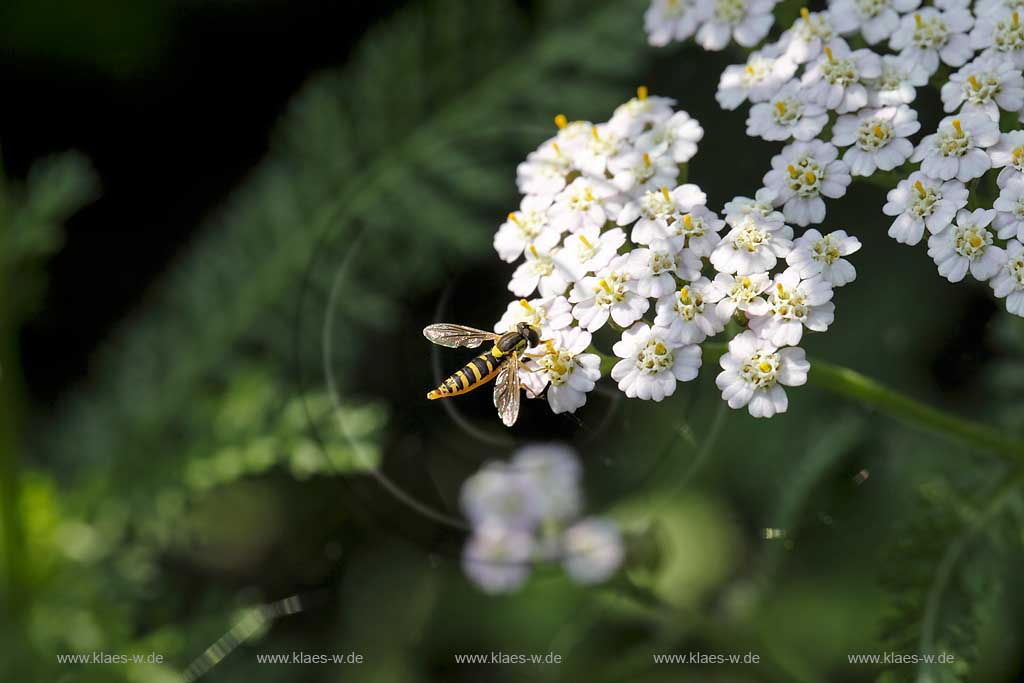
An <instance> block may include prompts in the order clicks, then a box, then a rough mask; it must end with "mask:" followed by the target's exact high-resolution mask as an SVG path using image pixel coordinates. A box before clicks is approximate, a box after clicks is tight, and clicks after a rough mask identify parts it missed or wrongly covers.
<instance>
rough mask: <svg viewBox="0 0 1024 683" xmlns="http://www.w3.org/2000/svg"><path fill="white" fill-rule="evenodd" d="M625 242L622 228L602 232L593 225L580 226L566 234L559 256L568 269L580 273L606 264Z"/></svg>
mask: <svg viewBox="0 0 1024 683" xmlns="http://www.w3.org/2000/svg"><path fill="white" fill-rule="evenodd" d="M625 243H626V233H624V232H623V231H622V228H612V229H610V230H605V231H604V232H601V230H600V228H596V227H593V226H591V227H587V228H581V229H580V230H579V231H577V232H574V233H571V234H569V235H567V236H566V238H565V242H563V244H562V247H563V248H562V251H561V252H559V257H560V258H561V260H562V261H563V262H565V265H566V268H567V269H568V270H570V271H571V272H573V273H577V274H580V275H582V274H583V273H588V272H594V271H598V270H601V269H602V268H604V267H605V266H607V265H608V264H609V263H611V260H612V259H613V258H615V256H616V255H617V254H618V251H619V247H621V246H622V245H623V244H625Z"/></svg>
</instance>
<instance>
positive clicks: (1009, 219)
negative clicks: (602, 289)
mask: <svg viewBox="0 0 1024 683" xmlns="http://www.w3.org/2000/svg"><path fill="white" fill-rule="evenodd" d="M654 4H655V5H664V6H668V5H672V3H667V4H665V3H657V2H656V3H654ZM698 6H699V4H696V5H694V7H698ZM1022 12H1024V4H1022V3H1020V2H1018V1H1017V0H1013V1H1010V0H1006V1H1004V0H973V1H972V0H936V1H935V2H934V3H931V4H930V5H928V6H925V5H924V4H923V3H922V0H829V3H828V8H827V9H826V10H824V11H822V12H810V11H808V10H807V9H804V10H802V11H801V16H800V17H799V18H798V19H797V20H796V21H795V22H794V23H793V25H792V26H791V27H790V28H788V29H786V30H785V31H784V32H783V33H782V35H781V36H780V37H779V39H778V40H776V41H774V42H770V43H767V44H763V45H761V46H759V47H757V49H755V50H754V51H753V52H752V53H751V54H750V55H749V56H748V57H747V60H746V62H745V63H744V64H737V65H734V66H730V67H727V68H726V69H725V71H724V72H723V73H722V77H721V80H720V82H719V86H718V93H717V99H718V101H719V104H721V106H722V107H723V108H725V109H736V108H737V107H739V106H740V105H741V104H743V103H744V102H750V104H751V107H750V113H749V116H748V119H747V135H749V136H751V137H759V138H763V139H765V140H769V141H777V142H784V143H787V145H786V147H785V148H784V149H783V150H782V151H781V152H780V154H779V155H778V156H776V157H775V158H774V159H773V160H772V170H771V171H769V172H768V173H767V174H766V175H765V177H764V183H765V186H766V188H768V189H770V190H771V191H772V192H773V193H774V195H775V199H774V205H775V206H776V207H781V208H782V210H783V213H784V215H785V218H786V220H787V221H788V222H790V223H793V224H795V225H799V226H807V225H812V224H815V223H820V222H821V221H822V220H823V219H824V216H825V208H826V207H825V200H827V199H837V198H838V197H840V196H842V195H843V194H845V192H846V187H847V185H848V184H849V183H850V180H851V176H852V177H854V178H856V177H869V176H873V175H875V174H877V173H893V174H896V176H897V177H896V178H894V179H893V180H892V181H891V182H894V183H896V187H895V188H893V189H892V190H891V191H890V192H889V195H888V201H887V203H886V204H885V207H884V208H883V212H884V213H885V214H886V215H888V216H891V217H892V218H893V221H892V224H891V227H890V229H889V235H890V236H891V237H893V238H894V239H896V240H897V241H899V242H901V243H904V244H910V245H913V244H917V243H919V242H921V241H922V239H923V238H924V236H925V234H926V232H927V235H928V241H927V244H928V253H929V255H931V256H932V258H933V259H934V260H935V263H936V266H937V268H938V270H939V274H940V275H941V276H943V277H945V278H947V279H950V280H952V281H954V282H956V281H959V280H961V279H964V278H965V277H967V275H970V276H971V278H973V279H976V280H982V281H987V282H988V283H989V284H990V285H991V286H992V289H993V292H994V293H995V295H996V296H997V297H1000V298H1004V297H1005V298H1006V299H1007V301H1006V304H1007V309H1008V310H1010V312H1012V313H1016V314H1019V313H1018V311H1019V305H1018V303H1017V302H1018V301H1019V299H1018V298H1014V299H1013V302H1011V301H1010V298H1009V297H1011V296H1014V297H1016V296H1017V293H1018V290H1016V289H1012V290H1011V289H1008V287H1009V285H1008V284H1007V283H1010V282H1015V281H1016V280H1015V279H1014V278H1016V277H1017V276H1018V274H1019V270H1015V268H1017V266H1016V265H1015V264H1014V262H1013V260H1012V258H1011V257H1010V252H1011V248H1012V249H1016V245H1015V244H1011V242H1012V241H1014V240H1016V241H1017V242H1021V239H1022V238H1024V230H1022V228H1024V202H1022V201H1021V200H1020V197H1021V190H1022V189H1024V185H1021V182H1024V180H1018V181H1014V180H1013V179H1015V178H1017V179H1024V130H1008V129H1007V128H1010V127H1012V126H1008V125H1007V122H1008V121H1011V120H1012V121H1018V120H1024V119H1022V117H1024V76H1022V75H1021V68H1022V67H1024V23H1022V21H1021V20H1022V18H1024V17H1022V15H1021V13H1022ZM663 15H664V13H659V11H655V10H654V9H653V7H652V10H651V11H649V12H648V16H647V23H646V30H647V33H648V36H649V38H650V40H651V43H652V44H654V45H663V44H665V43H666V42H668V40H685V39H687V38H689V37H690V35H692V34H693V32H694V31H696V30H697V28H696V26H697V24H696V23H695V24H694V25H693V29H692V30H691V31H689V32H677V33H672V32H671V31H668V32H666V31H667V29H666V27H665V24H664V23H663V22H661V21H659V20H658V17H661V16H663ZM697 16H698V15H697V14H694V15H693V18H694V21H696V20H697ZM670 34H671V35H670ZM655 36H658V37H659V39H658V40H656V39H655ZM665 36H668V38H667V39H665V40H661V39H660V38H662V37H665ZM848 40H849V41H850V42H847V41H848ZM697 42H698V43H700V42H701V41H700V40H698V41H697ZM851 43H853V44H855V45H865V44H866V45H867V46H868V47H866V48H860V49H853V48H851V46H850V45H851ZM940 66H941V67H942V71H940ZM939 73H941V74H943V76H942V81H944V82H940V83H939V84H938V88H939V90H940V95H941V99H942V105H943V109H944V110H945V112H946V113H947V114H948V116H947V117H946V118H944V119H943V120H942V121H941V122H940V123H939V125H938V127H937V128H936V129H935V130H933V131H921V130H920V129H921V125H920V123H919V122H918V114H917V111H916V110H915V108H914V103H915V100H916V99H917V90H918V89H919V88H921V87H925V86H927V85H928V82H929V79H930V78H931V77H933V76H935V75H936V74H939ZM947 74H948V75H947ZM1011 115H1012V116H1011ZM1001 126H1002V128H1001ZM825 131H828V134H825ZM798 162H802V163H803V166H802V165H801V163H798ZM805 167H806V168H805ZM997 169H998V170H997ZM819 170H821V171H824V173H822V172H819ZM989 173H997V174H998V178H997V184H998V188H999V190H998V196H993V194H992V191H991V189H990V188H991V186H992V183H990V182H986V181H985V177H986V176H987V175H988V174H989ZM889 187H892V184H891V183H890V184H889ZM969 200H973V203H972V206H981V207H982V208H984V209H985V211H989V212H991V213H984V214H978V213H977V212H976V211H975V212H964V211H963V209H964V208H965V207H966V206H967V204H968V201H969ZM1014 253H1016V252H1014Z"/></svg>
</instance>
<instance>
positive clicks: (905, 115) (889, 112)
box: [832, 104, 921, 176]
mask: <svg viewBox="0 0 1024 683" xmlns="http://www.w3.org/2000/svg"><path fill="white" fill-rule="evenodd" d="M920 128H921V124H920V123H918V122H917V112H916V111H914V110H913V109H911V108H910V107H908V106H906V105H905V104H904V105H900V106H897V107H884V108H882V109H862V110H860V111H859V112H857V113H856V114H847V115H844V116H840V117H839V119H838V120H836V123H835V125H834V126H833V127H832V144H834V145H836V146H838V147H847V146H849V147H850V148H849V149H848V150H846V152H845V153H844V154H843V161H844V162H846V164H847V165H848V166H849V167H850V174H851V175H857V176H869V175H872V174H873V173H874V172H875V171H876V170H878V169H881V170H883V171H891V170H892V169H894V168H896V167H897V166H900V165H901V164H903V162H904V161H906V160H907V159H909V158H910V155H911V154H913V153H914V145H913V144H912V143H911V142H910V140H909V139H908V138H909V137H910V136H911V135H913V134H914V133H916V132H917V131H918V130H919V129H920Z"/></svg>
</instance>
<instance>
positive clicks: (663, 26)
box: [644, 0, 708, 47]
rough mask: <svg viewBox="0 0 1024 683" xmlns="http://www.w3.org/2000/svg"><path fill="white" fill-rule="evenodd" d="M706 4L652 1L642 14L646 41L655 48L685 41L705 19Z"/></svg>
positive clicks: (683, 0)
mask: <svg viewBox="0 0 1024 683" xmlns="http://www.w3.org/2000/svg"><path fill="white" fill-rule="evenodd" d="M707 10H708V4H707V2H704V1H702V0H654V2H652V3H651V6H650V7H648V8H647V11H646V12H644V30H645V31H646V32H647V40H648V42H649V43H650V44H651V45H654V46H655V47H664V46H665V45H668V44H669V43H671V42H672V41H682V40H686V39H687V38H689V37H690V36H692V35H693V34H694V33H696V32H697V27H698V26H699V25H700V23H701V22H703V21H704V20H705V19H707V13H708V12H707Z"/></svg>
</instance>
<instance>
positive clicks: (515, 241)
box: [494, 195, 562, 263]
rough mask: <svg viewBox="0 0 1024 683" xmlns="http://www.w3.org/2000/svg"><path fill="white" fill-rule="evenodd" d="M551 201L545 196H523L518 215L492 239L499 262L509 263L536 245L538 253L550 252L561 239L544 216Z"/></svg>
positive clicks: (546, 216) (513, 213) (503, 225)
mask: <svg viewBox="0 0 1024 683" xmlns="http://www.w3.org/2000/svg"><path fill="white" fill-rule="evenodd" d="M551 199H552V198H551V197H550V196H545V195H526V196H525V197H523V201H522V202H521V203H520V206H519V211H513V212H511V213H510V214H509V215H508V220H506V221H505V222H504V223H502V224H501V226H500V227H499V228H498V232H497V233H495V235H494V250H495V251H497V252H498V256H499V257H500V258H501V260H502V261H506V262H508V263H512V262H513V261H515V260H516V259H518V258H519V257H520V256H522V255H523V250H525V249H526V248H527V247H528V246H530V245H531V244H536V245H538V249H541V250H543V251H550V250H551V248H552V247H554V246H555V245H556V244H558V241H559V240H560V239H561V237H562V235H561V233H560V232H559V231H558V230H556V229H555V228H554V226H552V225H551V223H550V221H548V215H547V209H548V207H549V206H551Z"/></svg>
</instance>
